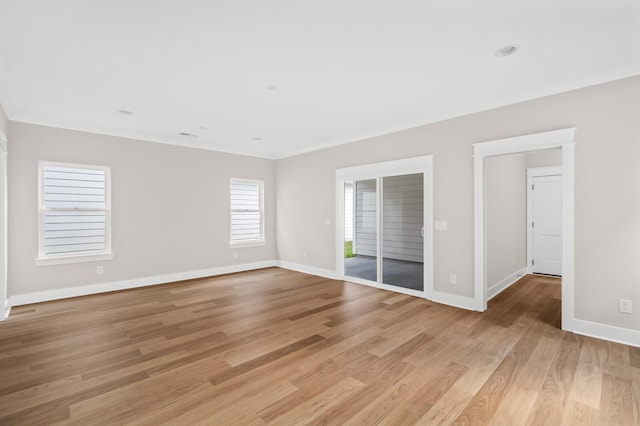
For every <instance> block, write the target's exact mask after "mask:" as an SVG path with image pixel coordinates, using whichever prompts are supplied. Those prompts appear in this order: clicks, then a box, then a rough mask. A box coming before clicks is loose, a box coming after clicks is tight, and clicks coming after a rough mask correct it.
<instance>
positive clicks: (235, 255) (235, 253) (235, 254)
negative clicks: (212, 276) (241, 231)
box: [233, 251, 238, 259]
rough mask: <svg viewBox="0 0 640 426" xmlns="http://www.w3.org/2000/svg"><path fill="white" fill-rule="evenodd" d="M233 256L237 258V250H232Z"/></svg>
mask: <svg viewBox="0 0 640 426" xmlns="http://www.w3.org/2000/svg"><path fill="white" fill-rule="evenodd" d="M233 258H234V259H237V258H238V252H237V251H234V252H233Z"/></svg>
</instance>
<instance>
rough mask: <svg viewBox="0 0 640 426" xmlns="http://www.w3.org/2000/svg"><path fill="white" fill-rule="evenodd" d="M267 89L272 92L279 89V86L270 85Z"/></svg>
mask: <svg viewBox="0 0 640 426" xmlns="http://www.w3.org/2000/svg"><path fill="white" fill-rule="evenodd" d="M265 87H266V88H267V90H271V91H274V90H276V89H277V88H278V86H276V85H275V84H268V85H267V86H265Z"/></svg>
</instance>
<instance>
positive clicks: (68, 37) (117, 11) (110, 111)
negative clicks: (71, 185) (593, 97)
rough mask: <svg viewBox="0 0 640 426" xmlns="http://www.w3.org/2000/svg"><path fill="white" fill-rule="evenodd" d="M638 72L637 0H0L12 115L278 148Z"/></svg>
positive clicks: (385, 129) (3, 69)
mask: <svg viewBox="0 0 640 426" xmlns="http://www.w3.org/2000/svg"><path fill="white" fill-rule="evenodd" d="M508 44H517V45H519V47H520V49H519V50H518V51H517V53H516V54H514V55H512V56H508V57H502V58H498V57H496V56H494V51H495V50H496V49H497V48H499V47H502V46H504V45H508ZM637 74H640V1H638V0H600V1H595V0H563V1H558V0H535V1H532V0H508V1H507V0H483V1H477V0H446V1H445V0H441V1H435V0H422V1H419V0H394V1H391V0H385V1H383V0H358V1H356V0H322V1H302V0H269V1H266V0H253V1H250V0H228V1H221V0H216V1H213V0H180V1H178V0H126V1H125V0H102V1H97V0H56V1H53V0H0V102H1V103H2V104H3V105H4V106H5V109H6V110H7V114H8V115H9V117H10V118H11V119H12V120H17V121H26V122H33V123H41V124H47V125H51V126H57V127H65V128H72V129H79V130H87V131H92V132H97V133H106V134H112V135H119V136H127V137H133V138H140V139H147V140H153V141H157V142H164V143H173V144H178V145H188V146H195V147H200V148H207V149H214V150H220V151H228V152H236V153H242V154H249V155H254V156H260V157H266V158H281V157H285V156H289V155H293V154H296V153H300V152H305V151H311V150H314V149H318V148H320V147H324V146H330V145H335V144H339V143H346V142H351V141H354V140H358V139H362V138H365V137H370V136H375V135H379V134H384V133H389V132H391V131H395V130H400V129H405V128H409V127H414V126H417V125H421V124H425V123H430V122H434V121H439V120H442V119H445V118H450V117H455V116H459V115H463V114H467V113H471V112H475V111H480V110H484V109H488V108H492V107H496V106H500V105H506V104H510V103H514V102H518V101H523V100H526V99H531V98H534V97H539V96H544V95H548V94H552V93H557V92H561V91H566V90H570V89H574V88H578V87H583V86H588V85H592V84H596V83H601V82H604V81H609V80H613V79H617V78H622V77H627V76H631V75H637ZM118 110H130V111H132V112H134V114H133V115H124V114H120V113H118ZM181 132H186V133H191V134H196V135H198V137H197V138H194V137H190V136H180V135H179V133H181Z"/></svg>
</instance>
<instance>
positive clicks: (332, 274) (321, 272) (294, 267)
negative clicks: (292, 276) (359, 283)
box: [276, 260, 338, 280]
mask: <svg viewBox="0 0 640 426" xmlns="http://www.w3.org/2000/svg"><path fill="white" fill-rule="evenodd" d="M276 266H277V267H279V268H284V269H289V270H291V271H296V272H302V273H305V274H309V275H317V276H319V277H324V278H329V279H332V280H337V279H338V273H337V272H336V271H332V270H331V269H324V268H317V267H315V266H309V265H302V264H300V263H293V262H287V261H286V260H278V261H277V262H276Z"/></svg>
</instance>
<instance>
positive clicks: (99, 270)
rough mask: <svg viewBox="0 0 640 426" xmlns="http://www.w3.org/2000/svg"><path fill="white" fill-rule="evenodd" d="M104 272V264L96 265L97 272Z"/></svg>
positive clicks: (100, 273)
mask: <svg viewBox="0 0 640 426" xmlns="http://www.w3.org/2000/svg"><path fill="white" fill-rule="evenodd" d="M103 273H104V267H103V266H102V265H100V266H97V267H96V274H98V275H102V274H103Z"/></svg>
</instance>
